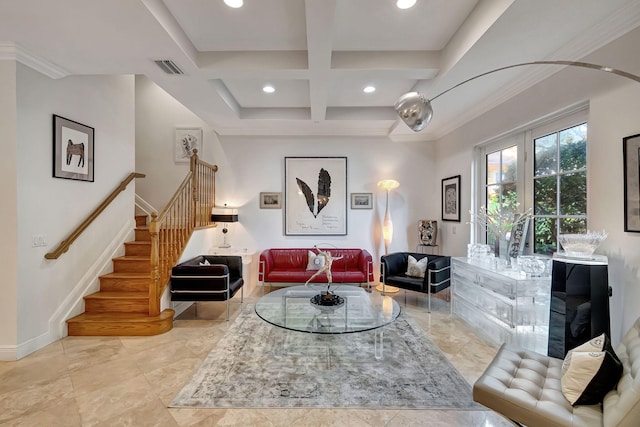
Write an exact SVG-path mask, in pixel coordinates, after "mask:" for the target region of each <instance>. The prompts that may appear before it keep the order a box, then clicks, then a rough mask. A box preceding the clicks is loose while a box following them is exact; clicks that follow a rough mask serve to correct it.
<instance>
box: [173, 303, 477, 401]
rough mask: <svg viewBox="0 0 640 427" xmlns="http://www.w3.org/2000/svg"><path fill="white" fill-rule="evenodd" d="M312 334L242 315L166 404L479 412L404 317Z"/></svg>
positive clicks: (248, 309) (247, 309)
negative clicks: (377, 325) (368, 327)
mask: <svg viewBox="0 0 640 427" xmlns="http://www.w3.org/2000/svg"><path fill="white" fill-rule="evenodd" d="M382 331H383V354H382V359H376V358H375V353H374V351H375V343H374V338H375V333H376V332H375V331H367V332H358V333H351V334H343V335H319V334H309V333H304V332H295V331H288V330H285V329H282V328H278V327H275V326H272V325H270V324H268V323H266V322H265V321H263V320H262V319H260V318H259V317H258V316H257V315H256V314H255V312H254V306H253V305H246V306H244V307H243V311H242V313H240V315H239V316H238V318H237V319H236V320H235V321H234V323H233V324H232V325H231V327H230V328H229V330H228V331H227V333H226V334H225V336H224V337H222V338H221V340H220V341H219V342H218V343H217V345H216V347H214V349H213V350H212V351H211V353H210V354H209V355H208V356H207V358H206V359H205V360H204V362H203V363H202V365H201V366H200V368H199V369H198V371H197V372H196V373H195V375H194V376H193V378H192V379H191V381H190V382H189V384H187V385H186V386H185V387H184V388H183V389H182V391H181V392H180V393H179V394H178V395H177V396H176V397H175V398H174V400H173V402H172V403H171V405H170V406H171V407H193V408H294V407H312V408H376V409H386V408H388V409H393V408H415V409H458V410H460V409H476V410H477V409H479V408H480V406H479V405H477V404H475V403H474V402H473V400H472V397H471V386H470V385H469V383H467V381H466V380H465V379H464V378H463V377H462V375H461V374H460V373H459V372H458V371H457V370H456V369H455V367H454V366H453V365H452V364H451V363H450V362H449V361H448V360H447V358H446V357H445V356H444V354H442V352H441V351H440V350H439V349H438V347H437V346H436V345H435V344H434V343H433V341H431V339H430V338H429V337H428V336H427V335H426V334H425V333H424V332H423V331H422V330H421V329H420V327H419V326H417V325H416V324H415V323H414V321H413V320H412V319H410V318H409V317H408V316H407V315H406V314H404V313H403V314H401V315H400V317H398V319H397V320H396V321H395V322H393V323H392V324H390V325H388V326H386V327H385V328H384V329H383V330H382Z"/></svg>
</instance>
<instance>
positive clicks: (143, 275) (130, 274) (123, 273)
mask: <svg viewBox="0 0 640 427" xmlns="http://www.w3.org/2000/svg"><path fill="white" fill-rule="evenodd" d="M100 277H101V278H102V277H112V278H117V279H140V278H145V279H149V280H151V277H150V276H149V273H137V272H135V271H132V272H126V271H121V272H115V271H114V272H113V273H107V274H103V275H102V276H100Z"/></svg>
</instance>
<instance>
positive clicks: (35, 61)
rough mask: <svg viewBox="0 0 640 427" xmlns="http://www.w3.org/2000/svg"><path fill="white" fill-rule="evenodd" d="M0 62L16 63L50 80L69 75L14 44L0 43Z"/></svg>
mask: <svg viewBox="0 0 640 427" xmlns="http://www.w3.org/2000/svg"><path fill="white" fill-rule="evenodd" d="M0 60H9V61H17V62H20V63H21V64H24V65H26V66H27V67H29V68H33V69H34V70H36V71H38V72H39V73H42V74H44V75H45V76H47V77H50V78H52V79H61V78H63V77H66V76H68V75H70V74H71V73H70V72H69V71H67V70H65V69H64V68H62V67H59V66H57V65H56V64H54V63H52V62H49V61H47V60H46V59H44V58H41V57H39V56H37V55H34V54H33V53H31V52H29V51H27V50H26V49H25V48H23V47H21V46H18V45H17V44H15V43H8V42H0Z"/></svg>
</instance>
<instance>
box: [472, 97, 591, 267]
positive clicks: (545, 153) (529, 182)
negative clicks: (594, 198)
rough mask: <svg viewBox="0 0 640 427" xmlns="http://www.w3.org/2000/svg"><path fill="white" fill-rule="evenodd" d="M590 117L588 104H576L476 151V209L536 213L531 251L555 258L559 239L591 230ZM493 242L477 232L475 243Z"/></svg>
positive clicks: (531, 229)
mask: <svg viewBox="0 0 640 427" xmlns="http://www.w3.org/2000/svg"><path fill="white" fill-rule="evenodd" d="M588 113H589V111H588V106H587V104H582V105H577V106H572V107H569V108H567V109H566V110H565V111H562V112H559V113H557V114H555V115H554V116H553V117H545V118H543V119H540V120H538V121H535V122H532V123H530V124H528V125H526V126H522V127H520V128H518V129H514V130H513V131H511V132H508V133H506V134H504V135H502V136H500V137H496V138H494V139H491V140H489V141H486V142H484V143H482V144H479V145H477V146H476V147H475V148H474V152H475V154H474V159H475V160H474V174H473V178H474V182H473V184H472V185H473V188H474V189H475V190H476V191H474V192H472V199H473V200H472V206H474V208H475V212H478V210H479V209H480V207H481V206H485V207H486V208H487V209H489V210H495V209H500V210H501V211H502V212H503V213H504V211H505V209H507V210H509V211H511V210H513V211H514V212H515V211H516V210H517V211H519V212H525V211H527V210H529V209H530V210H531V212H532V222H531V223H530V224H529V226H528V230H527V236H528V237H527V240H526V244H525V249H524V251H525V253H532V252H535V253H538V254H545V255H551V254H552V253H553V252H555V251H557V250H558V243H557V242H558V235H560V234H568V233H584V232H586V230H587V117H588ZM487 239H488V240H489V241H487ZM493 240H494V238H493V236H491V235H489V236H487V234H486V232H484V230H482V229H480V227H474V228H473V229H472V237H471V242H472V243H475V242H486V243H488V244H494V243H495V242H494V241H493Z"/></svg>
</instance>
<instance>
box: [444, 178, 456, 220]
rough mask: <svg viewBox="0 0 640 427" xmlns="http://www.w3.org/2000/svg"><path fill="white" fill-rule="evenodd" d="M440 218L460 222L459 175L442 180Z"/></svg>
mask: <svg viewBox="0 0 640 427" xmlns="http://www.w3.org/2000/svg"><path fill="white" fill-rule="evenodd" d="M442 220H443V221H456V222H460V175H456V176H452V177H449V178H445V179H443V180H442Z"/></svg>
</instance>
